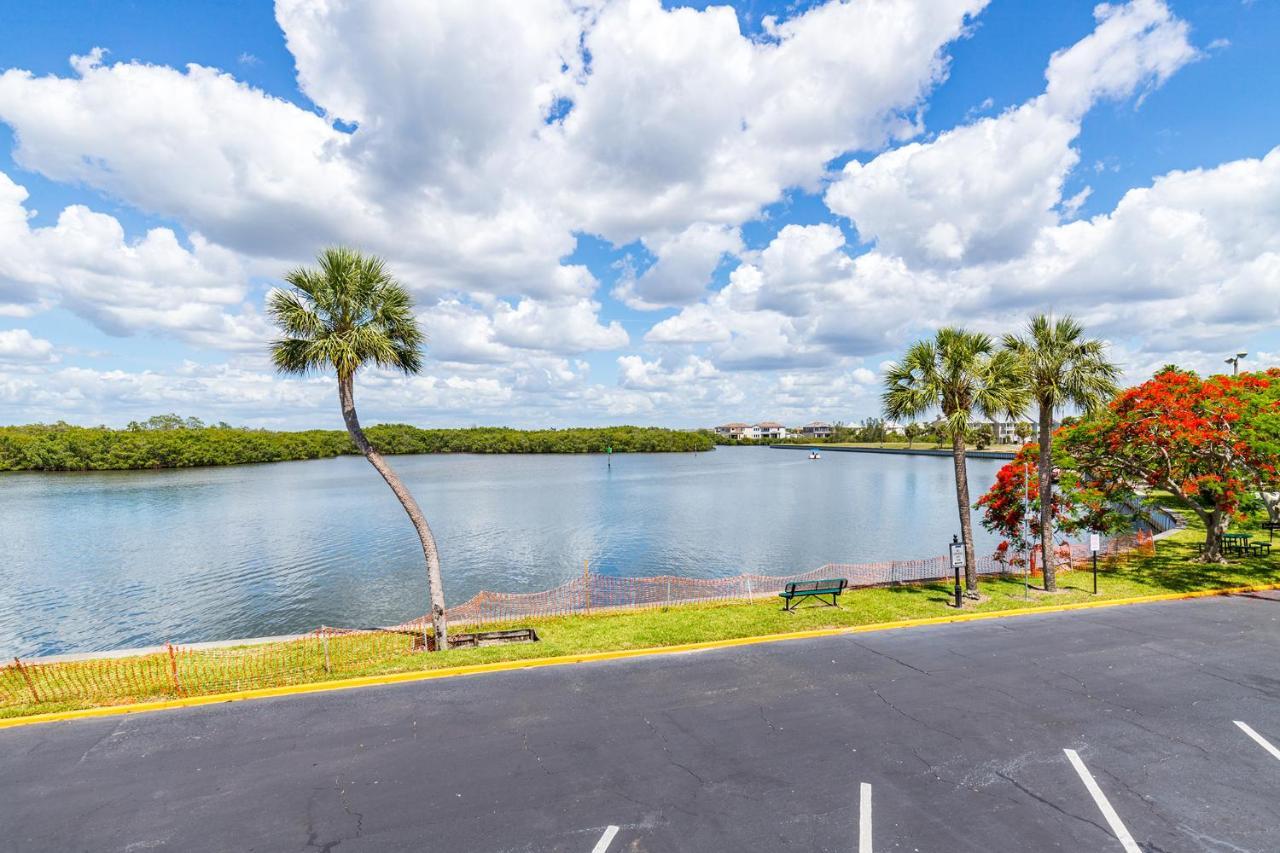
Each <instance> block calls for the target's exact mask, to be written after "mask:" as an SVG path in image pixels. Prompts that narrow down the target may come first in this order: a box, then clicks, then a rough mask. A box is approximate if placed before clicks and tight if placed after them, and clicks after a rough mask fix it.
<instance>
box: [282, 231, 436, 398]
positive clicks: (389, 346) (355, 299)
mask: <svg viewBox="0 0 1280 853" xmlns="http://www.w3.org/2000/svg"><path fill="white" fill-rule="evenodd" d="M317 263H318V266H317V267H315V268H314V269H308V268H305V267H303V268H300V269H296V270H293V271H292V272H290V273H288V274H287V275H285V277H284V278H285V281H287V282H288V283H289V284H290V285H292V286H293V290H273V291H272V292H271V293H270V294H269V295H268V297H267V313H269V314H270V315H271V319H272V320H274V321H275V324H276V325H277V326H278V327H280V330H281V331H283V332H284V335H285V336H284V337H283V338H280V339H279V340H277V341H275V342H273V343H272V345H271V359H272V361H273V362H274V363H275V366H276V369H277V370H279V371H280V372H281V373H293V374H309V373H323V372H325V371H326V370H328V369H330V368H332V369H333V370H334V371H335V372H336V373H337V374H338V377H339V378H348V379H349V378H350V377H352V376H354V375H355V373H356V371H358V370H359V369H360V368H361V367H364V366H365V365H367V364H376V365H378V366H379V367H386V368H391V369H393V370H399V371H401V372H403V373H406V374H413V373H417V372H418V371H419V370H421V368H422V352H421V347H422V344H423V342H424V340H425V336H424V335H423V334H422V331H421V330H420V329H419V328H418V323H417V320H415V319H414V316H413V301H412V300H411V299H410V298H409V292H408V291H407V290H405V288H404V286H403V285H401V284H400V283H399V282H398V281H396V280H395V278H394V277H393V276H392V275H391V271H390V270H388V269H387V266H386V263H385V262H384V261H383V260H382V259H381V258H379V257H377V256H376V255H365V254H363V253H361V252H357V251H355V250H353V249H347V248H343V247H333V248H328V249H325V250H324V251H323V252H321V253H320V257H319V258H317Z"/></svg>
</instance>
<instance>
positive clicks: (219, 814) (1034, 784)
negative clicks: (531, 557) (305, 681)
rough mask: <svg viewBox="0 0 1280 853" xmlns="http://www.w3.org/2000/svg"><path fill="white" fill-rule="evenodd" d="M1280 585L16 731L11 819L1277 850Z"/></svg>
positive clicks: (22, 838)
mask: <svg viewBox="0 0 1280 853" xmlns="http://www.w3.org/2000/svg"><path fill="white" fill-rule="evenodd" d="M1233 720H1241V721H1244V722H1246V723H1248V724H1249V725H1251V726H1252V727H1253V728H1254V729H1256V730H1257V731H1258V732H1259V733H1261V734H1262V735H1263V736H1264V737H1266V738H1268V739H1269V740H1270V741H1271V742H1272V743H1276V744H1280V596H1277V595H1274V594H1257V595H1250V596H1237V597H1233V598H1229V599H1227V598H1224V599H1201V600H1196V601H1183V602H1171V603H1167V604H1158V605H1143V606H1138V607H1121V608H1111V609H1104V610H1094V611H1077V612H1073V613H1062V614H1043V615H1036V616H1027V617H1019V618H1014V619H1004V620H999V621H991V622H973V623H965V624H957V625H946V626H933V627H927V628H915V629H908V630H900V631H891V632H885V633H874V634H860V635H853V636H846V637H835V638H827V639H819V640H804V641H791V642H785V643H773V644H767V645H759V646H751V647H746V648H738V649H725V650H718V651H707V652H699V653H693V654H683V655H671V656H663V657H655V658H647V659H639V660H629V661H617V662H609V663H594V664H583V665H576V666H566V667H556V668H550V669H541V670H531V671H526V672H518V671H517V672H509V673H501V674H493V675H485V676H474V677H466V678H456V679H448V680H443V681H433V682H421V683H418V684H405V685H398V686H389V687H379V688H369V689H362V690H349V691H341V692H335V693H328V694H315V695H309V696H298V697H291V698H281V699H271V700H259V701H254V702H241V703H235V704H230V705H219V706H206V707H201V708H191V709H185V710H180V711H167V712H159V713H152V714H142V715H136V716H127V717H115V718H104V719H96V720H80V721H73V722H65V723H56V724H49V725H40V726H31V727H26V728H18V729H12V730H7V731H0V849H4V850H20V851H45V850H47V851H59V852H60V853H61V851H78V850H84V851H89V850H92V851H112V850H119V851H141V850H183V851H191V850H217V851H231V850H253V851H289V850H299V851H306V850H320V851H340V853H350V851H375V850H376V851H394V850H414V851H448V853H466V852H467V851H574V852H575V853H578V852H579V851H580V853H589V851H591V850H592V849H593V847H594V845H595V844H596V843H597V840H598V839H600V837H601V835H602V833H603V832H604V830H605V828H606V827H607V826H608V825H617V826H619V827H621V830H620V831H619V833H618V835H617V837H616V838H615V839H614V840H613V842H612V843H611V845H610V846H609V848H608V849H609V851H611V853H612V851H666V850H687V851H711V852H712V853H719V851H725V853H727V852H728V851H780V850H804V851H844V853H848V851H854V850H857V838H858V835H857V833H858V787H859V784H860V783H862V782H867V783H870V784H871V785H872V786H873V790H874V826H873V833H874V843H875V846H874V849H875V850H876V851H890V850H902V851H940V853H941V851H982V853H988V851H1040V850H1047V851H1052V850H1064V851H1065V850H1070V851H1081V850H1088V851H1107V850H1116V851H1119V850H1120V849H1121V848H1120V845H1119V843H1118V842H1117V840H1116V838H1115V836H1114V835H1112V833H1111V831H1110V829H1109V828H1108V826H1107V824H1106V821H1105V820H1104V818H1103V816H1102V814H1101V813H1100V812H1099V810H1098V807H1097V806H1096V804H1095V803H1094V802H1093V800H1092V799H1091V798H1090V796H1089V794H1088V792H1087V791H1086V789H1085V787H1084V786H1083V784H1082V783H1081V780H1080V778H1079V777H1078V776H1077V775H1076V773H1075V772H1074V771H1073V769H1072V768H1071V766H1070V765H1069V763H1068V762H1067V760H1066V758H1065V757H1064V754H1063V749H1064V748H1070V749H1075V750H1077V751H1078V752H1079V754H1080V757H1081V758H1082V759H1083V761H1084V762H1085V764H1086V765H1087V766H1088V768H1089V769H1090V771H1091V772H1092V774H1093V775H1094V776H1095V777H1096V779H1097V781H1098V784H1099V785H1100V786H1101V788H1102V789H1103V791H1104V792H1105V794H1106V796H1107V797H1108V799H1109V800H1110V802H1111V803H1112V805H1113V806H1114V808H1115V810H1116V812H1117V813H1118V814H1119V816H1120V817H1121V819H1122V820H1123V822H1124V823H1125V825H1126V826H1127V827H1128V830H1129V832H1130V833H1132V835H1133V836H1134V838H1135V839H1136V840H1137V842H1138V844H1139V845H1140V846H1141V848H1142V849H1143V850H1146V851H1232V852H1233V853H1235V852H1236V851H1277V850H1280V808H1278V806H1280V761H1277V760H1276V759H1275V758H1274V757H1273V756H1271V755H1270V754H1268V753H1267V752H1266V751H1265V750H1264V749H1262V748H1260V747H1259V746H1258V745H1257V744H1256V743H1254V742H1253V741H1252V740H1250V739H1249V738H1248V737H1246V736H1245V735H1244V734H1243V733H1242V732H1241V731H1240V730H1239V729H1238V728H1237V727H1236V726H1235V725H1234V724H1233V722H1232V721H1233Z"/></svg>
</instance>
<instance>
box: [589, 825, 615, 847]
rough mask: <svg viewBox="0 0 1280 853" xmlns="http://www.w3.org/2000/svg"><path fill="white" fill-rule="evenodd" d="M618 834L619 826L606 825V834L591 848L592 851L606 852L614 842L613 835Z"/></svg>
mask: <svg viewBox="0 0 1280 853" xmlns="http://www.w3.org/2000/svg"><path fill="white" fill-rule="evenodd" d="M617 834H618V827H616V826H609V827H605V830H604V835H602V836H600V840H599V841H597V842H596V846H595V847H592V848H591V853H604V851H606V850H608V849H609V845H610V844H611V843H613V837H614V836H615V835H617Z"/></svg>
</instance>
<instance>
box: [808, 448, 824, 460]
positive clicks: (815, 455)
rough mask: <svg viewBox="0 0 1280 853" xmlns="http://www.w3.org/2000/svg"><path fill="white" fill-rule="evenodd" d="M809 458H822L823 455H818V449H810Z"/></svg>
mask: <svg viewBox="0 0 1280 853" xmlns="http://www.w3.org/2000/svg"><path fill="white" fill-rule="evenodd" d="M809 458H810V459H821V458H822V457H821V456H819V455H818V451H816V450H810V451H809Z"/></svg>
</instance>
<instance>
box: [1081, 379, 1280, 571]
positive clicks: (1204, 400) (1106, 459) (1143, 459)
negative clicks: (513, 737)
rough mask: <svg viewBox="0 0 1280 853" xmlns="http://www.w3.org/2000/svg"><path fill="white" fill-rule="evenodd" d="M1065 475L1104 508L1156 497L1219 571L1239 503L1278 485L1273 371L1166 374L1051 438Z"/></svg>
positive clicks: (1277, 383)
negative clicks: (1174, 504) (1173, 503)
mask: <svg viewBox="0 0 1280 853" xmlns="http://www.w3.org/2000/svg"><path fill="white" fill-rule="evenodd" d="M1059 445H1060V453H1061V454H1062V455H1061V459H1062V461H1063V465H1064V468H1069V469H1070V470H1072V471H1073V472H1079V473H1078V476H1079V478H1080V483H1081V485H1082V486H1083V487H1085V488H1086V489H1087V490H1088V491H1089V492H1091V493H1093V494H1095V495H1097V496H1098V497H1099V499H1100V500H1103V501H1105V502H1106V504H1107V505H1110V506H1118V505H1122V504H1123V503H1125V502H1126V501H1127V500H1131V498H1132V496H1133V495H1134V494H1135V493H1136V492H1142V491H1146V490H1148V489H1164V490H1165V491H1168V492H1171V493H1172V494H1173V495H1175V496H1176V497H1178V498H1180V499H1181V500H1182V501H1184V502H1185V503H1186V504H1187V506H1189V507H1190V508H1191V509H1192V510H1193V511H1194V512H1195V513H1196V515H1198V516H1199V517H1200V520H1201V521H1202V522H1204V526H1205V541H1204V544H1203V546H1202V547H1201V553H1200V557H1201V559H1203V560H1204V561H1205V562H1211V563H1220V562H1223V561H1224V558H1223V554H1222V534H1223V533H1225V532H1226V529H1227V525H1228V523H1229V522H1230V520H1231V519H1232V518H1233V517H1235V516H1237V515H1238V514H1239V512H1240V507H1241V502H1242V501H1243V500H1246V499H1247V498H1248V497H1249V496H1250V495H1251V494H1256V493H1257V492H1261V491H1264V490H1267V489H1270V488H1274V486H1275V484H1276V483H1277V474H1276V472H1277V468H1278V467H1280V370H1278V369H1272V370H1268V371H1267V372H1266V373H1245V374H1241V375H1240V376H1234V377H1233V376H1211V377H1209V378H1207V379H1202V378H1200V377H1199V376H1197V375H1196V374H1195V373H1191V372H1188V371H1182V370H1178V369H1177V368H1172V367H1170V368H1165V369H1164V370H1161V371H1160V372H1159V373H1157V374H1156V375H1155V376H1154V377H1152V378H1151V379H1149V380H1147V381H1146V382H1144V383H1142V384H1141V385H1138V386H1137V387H1134V388H1130V389H1128V390H1126V391H1124V392H1123V393H1122V394H1120V396H1119V397H1117V398H1116V399H1115V401H1113V402H1112V403H1111V405H1110V406H1109V407H1108V408H1107V409H1106V410H1105V411H1103V412H1101V413H1099V414H1097V415H1095V416H1094V417H1092V418H1089V419H1088V420H1085V421H1084V422H1082V423H1079V424H1077V425H1075V426H1073V427H1070V428H1067V429H1064V430H1062V431H1061V432H1060V434H1059Z"/></svg>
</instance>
